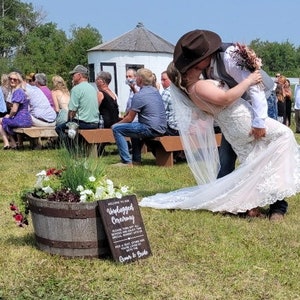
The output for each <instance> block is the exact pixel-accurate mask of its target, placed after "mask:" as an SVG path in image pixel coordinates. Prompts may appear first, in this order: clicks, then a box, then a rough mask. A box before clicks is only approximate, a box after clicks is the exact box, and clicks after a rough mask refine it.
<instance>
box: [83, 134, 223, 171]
mask: <svg viewBox="0 0 300 300" xmlns="http://www.w3.org/2000/svg"><path fill="white" fill-rule="evenodd" d="M79 134H80V135H81V136H82V137H83V138H84V139H85V141H86V142H87V143H88V144H90V145H91V146H92V149H91V152H90V155H93V156H94V157H97V156H98V152H97V145H98V144H101V143H112V144H114V143H115V138H114V135H113V132H112V129H110V128H105V129H88V130H85V129H81V130H79ZM221 137H222V134H216V141H217V145H218V146H219V145H220V143H221ZM128 140H130V139H129V138H128ZM150 140H152V141H155V142H157V145H156V146H157V147H156V164H157V165H158V166H163V167H172V166H173V164H174V161H173V159H174V157H173V152H174V151H182V150H184V149H183V146H182V143H181V139H180V137H179V136H160V137H156V138H153V139H150Z"/></svg>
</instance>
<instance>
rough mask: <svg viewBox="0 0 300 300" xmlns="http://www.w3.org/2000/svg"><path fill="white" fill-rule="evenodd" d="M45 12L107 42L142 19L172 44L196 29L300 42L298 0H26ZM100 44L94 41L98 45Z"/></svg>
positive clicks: (225, 36)
mask: <svg viewBox="0 0 300 300" xmlns="http://www.w3.org/2000/svg"><path fill="white" fill-rule="evenodd" d="M22 2H28V3H32V5H33V7H34V8H35V10H38V11H40V10H42V11H43V12H44V13H45V15H46V17H45V19H44V23H46V22H53V23H56V24H57V28H58V29H62V30H63V31H65V32H66V34H67V35H68V34H69V33H70V29H71V26H76V27H86V26H87V25H90V26H92V27H94V28H96V29H97V30H98V31H99V33H100V34H101V35H102V40H103V42H108V41H111V40H112V39H114V38H117V37H119V36H121V35H123V34H124V33H127V32H129V31H131V30H132V29H134V28H135V27H136V25H137V24H138V23H139V22H141V23H143V24H144V27H145V28H147V29H148V30H149V31H151V32H153V33H155V34H157V35H158V36H160V37H161V38H163V39H165V40H167V41H168V42H170V43H172V44H174V45H175V44H176V42H177V40H178V39H179V38H180V37H181V36H182V35H183V34H185V33H186V32H188V31H190V30H194V29H205V30H211V31H214V32H216V33H218V34H219V35H220V37H221V38H222V40H223V41H224V42H241V43H245V44H249V43H250V42H251V41H252V40H255V39H260V41H268V42H278V43H284V42H289V43H291V44H294V46H295V47H299V46H300V26H299V12H300V1H299V0H285V1H283V2H282V1H274V0H250V1H241V0H227V1H224V0H205V1H203V0H185V1H176V0H160V1H158V0H151V1H143V0H139V1H136V0H129V1H126V0H118V1H115V0H85V1H75V0H22ZM95 46H96V45H95Z"/></svg>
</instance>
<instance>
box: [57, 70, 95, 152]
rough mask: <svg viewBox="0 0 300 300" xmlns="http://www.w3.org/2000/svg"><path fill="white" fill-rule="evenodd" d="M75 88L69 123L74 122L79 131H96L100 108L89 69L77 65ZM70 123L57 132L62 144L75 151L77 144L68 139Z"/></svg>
mask: <svg viewBox="0 0 300 300" xmlns="http://www.w3.org/2000/svg"><path fill="white" fill-rule="evenodd" d="M69 74H70V75H72V82H73V85H74V86H73V88H72V89H71V98H70V102H69V105H68V122H69V121H72V122H74V123H76V124H77V125H78V128H79V129H96V128H98V124H99V108H98V100H97V91H96V89H95V88H94V87H93V86H92V85H91V84H89V82H88V69H87V68H86V67H84V66H82V65H77V66H76V67H75V68H74V69H73V70H72V71H70V72H69ZM68 122H66V123H62V124H60V125H57V126H56V128H55V130H56V132H57V134H58V137H59V140H60V142H62V143H63V144H64V145H65V146H66V147H67V148H68V149H69V150H71V151H73V150H74V147H75V144H74V142H73V140H72V139H70V138H69V137H68V134H67V133H66V130H67V129H68Z"/></svg>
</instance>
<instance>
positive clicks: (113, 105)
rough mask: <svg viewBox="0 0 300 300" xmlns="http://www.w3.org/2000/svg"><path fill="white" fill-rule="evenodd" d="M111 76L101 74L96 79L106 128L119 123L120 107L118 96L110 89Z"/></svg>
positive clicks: (100, 109)
mask: <svg viewBox="0 0 300 300" xmlns="http://www.w3.org/2000/svg"><path fill="white" fill-rule="evenodd" d="M110 82H111V74H110V73H109V72H104V71H102V72H100V73H99V74H98V75H97V77H96V85H97V88H98V104H99V112H100V115H102V118H103V120H104V128H110V127H111V126H112V125H113V124H115V123H117V122H118V121H119V105H118V102H117V100H118V97H117V95H116V94H115V93H114V92H113V91H112V90H111V89H110V88H109V86H108V85H109V84H110Z"/></svg>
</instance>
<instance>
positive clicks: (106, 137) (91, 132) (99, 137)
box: [78, 128, 116, 157]
mask: <svg viewBox="0 0 300 300" xmlns="http://www.w3.org/2000/svg"><path fill="white" fill-rule="evenodd" d="M78 132H79V134H80V135H81V136H82V137H83V138H84V139H85V141H86V143H88V144H89V145H90V147H91V149H90V155H91V156H93V157H97V156H98V147H97V146H98V144H105V143H110V144H115V143H116V141H115V137H114V134H113V132H112V129H110V128H97V129H79V131H78Z"/></svg>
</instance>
